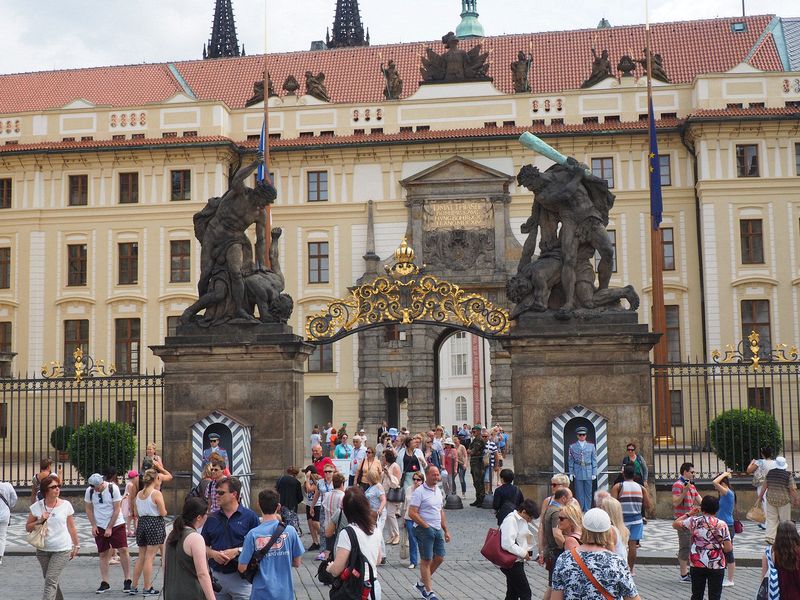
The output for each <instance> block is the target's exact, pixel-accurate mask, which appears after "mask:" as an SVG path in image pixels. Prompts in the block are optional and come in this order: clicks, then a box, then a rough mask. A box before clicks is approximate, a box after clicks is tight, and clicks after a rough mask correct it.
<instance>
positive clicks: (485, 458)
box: [483, 454, 491, 468]
mask: <svg viewBox="0 0 800 600" xmlns="http://www.w3.org/2000/svg"><path fill="white" fill-rule="evenodd" d="M490 462H491V460H490V458H489V455H488V454H484V455H483V466H484V468H486V467H488V466H489V463H490Z"/></svg>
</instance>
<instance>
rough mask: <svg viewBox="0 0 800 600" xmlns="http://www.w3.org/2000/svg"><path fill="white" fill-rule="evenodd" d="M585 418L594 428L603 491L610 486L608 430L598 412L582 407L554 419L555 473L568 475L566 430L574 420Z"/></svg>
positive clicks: (600, 487)
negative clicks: (565, 444)
mask: <svg viewBox="0 0 800 600" xmlns="http://www.w3.org/2000/svg"><path fill="white" fill-rule="evenodd" d="M577 417H583V418H584V419H587V420H589V421H590V422H591V423H592V425H593V426H594V431H595V442H594V444H595V448H596V451H597V489H598V490H602V489H605V488H606V487H607V486H608V473H606V471H608V428H607V422H606V419H605V418H603V417H601V416H600V415H598V414H597V413H596V412H594V411H592V410H590V409H588V408H585V407H583V406H581V405H580V404H579V405H578V406H576V407H574V408H570V409H569V410H568V411H567V412H565V413H562V414H561V415H559V416H557V417H556V418H555V419H553V471H554V472H555V473H566V472H567V464H566V456H565V455H564V429H565V428H566V426H567V423H569V422H570V421H571V420H572V419H575V418H577Z"/></svg>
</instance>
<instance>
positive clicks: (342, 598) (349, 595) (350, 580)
mask: <svg viewBox="0 0 800 600" xmlns="http://www.w3.org/2000/svg"><path fill="white" fill-rule="evenodd" d="M342 531H346V532H347V536H348V537H349V538H350V556H349V557H348V558H347V567H346V568H345V570H344V571H342V574H341V575H339V577H337V578H335V579H334V580H333V583H331V591H330V595H329V597H330V600H362V598H365V597H369V598H371V600H375V571H374V570H373V569H372V565H370V564H369V563H367V560H366V559H365V558H364V555H363V554H362V553H361V548H359V546H358V538H357V537H356V532H355V531H353V528H352V527H350V526H347V527H345V528H344V529H343V530H342ZM364 563H367V566H368V568H369V578H367V579H366V580H365V579H364V573H362V572H361V569H363V568H364ZM346 573H348V575H347V578H346V579H342V577H343V576H344V575H345V574H346ZM365 589H368V590H369V592H368V593H367V594H366V595H365Z"/></svg>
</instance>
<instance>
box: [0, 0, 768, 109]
mask: <svg viewBox="0 0 800 600" xmlns="http://www.w3.org/2000/svg"><path fill="white" fill-rule="evenodd" d="M771 20H772V16H771V15H761V16H751V17H746V18H723V19H707V20H701V21H683V22H675V23H656V24H653V25H652V27H651V30H652V38H653V44H652V45H653V49H654V51H655V52H658V53H659V54H661V55H662V56H663V58H664V66H665V68H666V71H667V73H668V74H669V76H670V77H671V78H672V81H673V82H674V83H688V82H690V81H692V79H693V78H694V77H696V76H697V75H698V74H701V73H716V72H724V71H728V70H730V69H731V68H733V67H734V66H736V65H737V64H739V63H740V62H742V61H744V60H745V58H747V56H748V55H749V54H750V53H751V51H752V50H753V48H754V47H755V46H756V44H757V43H759V38H760V36H761V35H762V33H764V32H765V31H766V29H767V26H768V25H769V24H770V22H771ZM741 21H744V22H746V24H747V31H745V32H742V33H734V32H733V31H732V29H731V24H732V23H734V22H741ZM476 43H478V42H477V41H474V40H470V41H465V42H462V44H461V47H462V48H464V49H467V50H468V49H470V48H472V47H473V46H474V45H475V44H476ZM480 43H482V44H483V47H484V50H486V51H490V52H491V54H490V57H489V62H490V64H491V66H490V68H489V73H488V74H489V75H490V76H491V77H493V78H494V84H495V86H496V87H497V89H499V90H500V91H502V92H505V93H512V91H513V87H512V80H511V70H510V68H509V65H510V64H511V62H512V61H513V60H516V55H517V52H518V51H520V50H524V51H529V52H531V54H532V55H533V68H532V83H533V91H534V93H536V94H554V93H558V92H561V91H564V90H570V89H576V88H578V87H580V84H581V83H582V82H583V81H584V80H585V79H586V78H587V77H588V75H589V73H590V71H591V47H592V45H593V44H594V45H595V46H596V47H597V48H598V49H599V50H600V49H608V51H609V55H610V58H611V60H612V63H614V64H616V62H618V61H619V58H620V56H621V55H622V54H625V53H630V54H632V55H633V57H634V58H639V57H641V55H642V48H644V46H645V31H644V26H643V25H631V26H622V27H612V28H609V29H582V30H574V31H553V32H544V33H530V34H516V35H503V36H495V37H488V38H485V39H483V40H480ZM427 47H432V48H434V49H435V50H436V51H438V52H442V51H444V47H443V46H442V44H441V42H440V41H439V40H436V41H434V42H416V43H409V44H393V45H386V46H371V47H365V48H340V49H336V50H324V51H315V52H310V51H309V52H289V53H283V54H272V55H270V56H269V57H268V63H269V69H270V72H271V73H272V77H273V80H274V82H275V87H276V89H277V90H279V91H280V89H281V86H282V84H283V81H284V80H285V79H286V77H287V76H288V75H289V74H293V75H295V77H297V79H298V81H299V82H300V84H301V90H302V89H303V87H304V81H305V77H304V75H305V72H306V71H307V70H310V71H313V72H314V73H318V72H320V71H323V72H324V73H325V74H326V81H325V83H326V85H327V87H328V92H329V94H330V96H331V99H332V100H333V101H334V102H344V103H374V102H380V101H382V100H383V86H384V81H383V76H382V74H381V72H380V69H379V67H380V63H381V62H382V61H384V62H385V61H387V60H389V59H393V60H394V61H395V62H396V63H397V66H398V71H399V73H400V75H401V77H402V78H403V79H404V89H403V96H404V97H407V96H410V95H411V94H413V93H414V92H415V91H416V90H417V89H418V87H419V79H420V76H419V67H420V56H421V55H422V54H423V52H424V51H425V48H427ZM751 63H752V64H753V66H755V67H757V68H759V69H762V70H772V71H780V70H782V67H781V62H780V58H779V56H778V52H777V49H776V46H775V41H774V40H773V39H772V36H771V34H768V35H766V36H765V37H764V38H763V40H761V42H760V44H759V46H758V47H757V48H756V50H755V52H754V53H753V56H752V59H751ZM175 66H176V67H177V69H178V71H179V72H180V74H181V76H182V77H183V78H184V80H185V81H186V82H187V84H188V85H189V87H190V88H191V89H192V90H193V92H194V93H195V94H196V95H197V97H198V98H199V99H201V100H216V101H222V102H224V103H226V104H227V105H228V106H230V107H231V108H243V107H244V104H245V102H246V101H247V99H248V98H250V96H251V95H252V85H253V82H254V81H256V80H257V79H260V78H261V76H262V75H261V73H262V71H263V56H249V57H242V58H223V59H215V60H196V61H186V62H179V63H175ZM636 74H637V75H641V74H642V70H641V68H639V69H637V71H636ZM180 91H181V86H180V84H179V83H178V82H177V81H176V80H175V78H174V77H173V76H172V74H171V73H170V71H169V67H168V65H167V64H155V65H132V66H120V67H98V68H93V69H76V70H67V71H46V72H41V73H25V74H18V75H3V76H0V113H6V114H7V113H15V112H22V111H38V110H44V109H47V108H58V107H61V106H64V105H65V104H68V103H69V102H71V101H73V100H76V99H78V98H85V99H87V100H89V101H90V102H93V103H95V104H105V105H111V106H114V107H127V106H134V105H141V104H147V103H150V102H160V101H163V100H166V99H167V98H169V97H171V96H173V95H174V94H176V93H178V92H180Z"/></svg>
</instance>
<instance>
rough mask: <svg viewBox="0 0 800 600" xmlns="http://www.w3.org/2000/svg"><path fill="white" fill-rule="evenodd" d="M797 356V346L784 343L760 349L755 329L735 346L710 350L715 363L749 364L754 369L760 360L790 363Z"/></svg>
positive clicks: (794, 360) (756, 368) (795, 360)
mask: <svg viewBox="0 0 800 600" xmlns="http://www.w3.org/2000/svg"><path fill="white" fill-rule="evenodd" d="M798 358H800V354H799V353H798V351H797V346H791V347H789V346H787V345H786V344H778V345H777V346H775V349H774V350H771V351H768V352H765V351H762V349H761V336H760V335H759V334H758V332H756V331H751V332H750V335H748V336H747V340H742V341H741V342H739V344H738V345H737V346H734V345H733V344H728V345H727V346H725V350H724V353H723V352H721V351H720V350H714V351H712V352H711V359H712V360H713V361H714V362H715V363H720V364H731V363H743V364H749V365H750V366H751V367H752V369H753V370H754V371H758V370H760V369H761V363H762V362H777V363H791V362H797V360H798Z"/></svg>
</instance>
